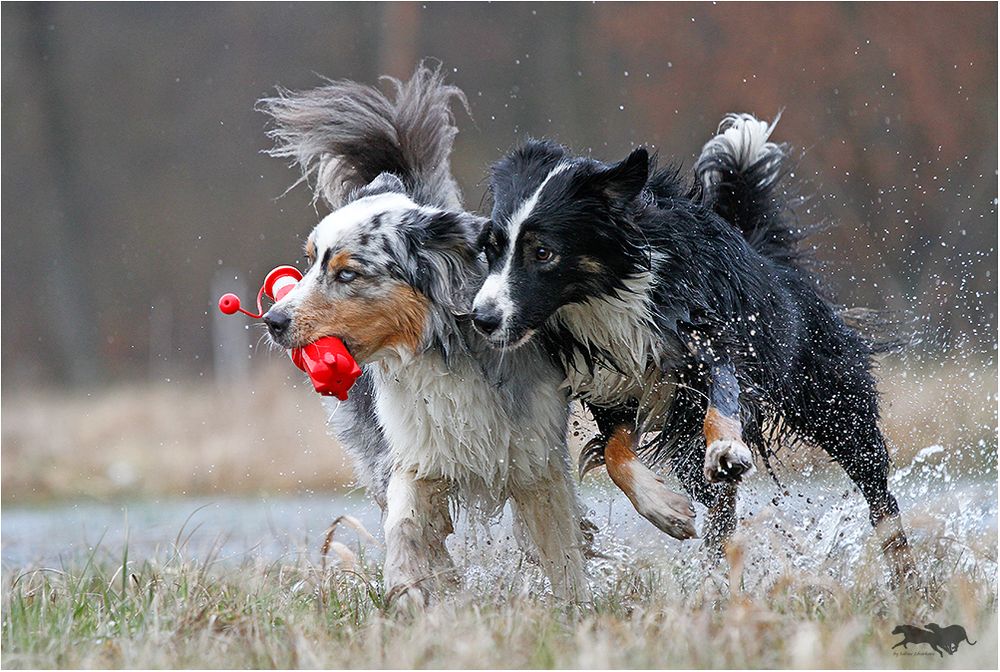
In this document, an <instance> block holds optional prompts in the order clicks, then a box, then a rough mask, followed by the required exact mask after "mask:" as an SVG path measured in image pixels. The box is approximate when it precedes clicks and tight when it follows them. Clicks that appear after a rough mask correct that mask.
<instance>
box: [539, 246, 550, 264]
mask: <svg viewBox="0 0 1000 672" xmlns="http://www.w3.org/2000/svg"><path fill="white" fill-rule="evenodd" d="M551 258H552V250H550V249H549V248H547V247H538V248H535V259H537V260H538V261H548V260H549V259H551Z"/></svg>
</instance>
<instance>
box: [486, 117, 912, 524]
mask: <svg viewBox="0 0 1000 672" xmlns="http://www.w3.org/2000/svg"><path fill="white" fill-rule="evenodd" d="M772 129H773V124H772V125H770V126H769V125H768V124H766V123H764V122H760V121H757V120H756V119H753V118H752V117H750V116H749V115H733V116H731V117H727V118H726V119H725V120H724V121H723V124H722V126H721V127H720V130H719V135H718V136H716V137H715V138H713V140H712V141H710V142H709V143H708V144H707V145H706V146H705V148H704V150H703V152H702V155H701V157H700V159H699V161H698V164H697V166H696V169H695V174H696V179H695V181H694V183H690V184H689V183H687V182H685V180H683V179H682V178H681V177H680V176H679V174H678V171H677V170H676V169H673V168H667V169H658V168H657V166H656V160H655V157H654V158H651V157H649V156H648V155H647V153H646V151H645V150H643V149H639V150H636V151H635V152H633V153H632V154H631V155H630V156H629V157H628V158H626V159H624V160H623V161H621V162H619V163H615V164H605V163H602V162H599V161H596V160H594V159H590V158H582V157H577V156H573V155H572V154H571V153H570V152H569V151H568V150H567V149H565V148H564V147H562V146H560V145H557V144H555V143H553V142H549V141H545V140H537V141H530V142H528V143H527V144H526V145H524V146H522V147H520V148H518V149H516V150H514V151H512V152H511V153H509V154H508V155H507V156H505V157H503V158H502V159H501V160H499V161H498V162H497V163H496V164H495V165H494V166H493V168H492V171H491V180H490V188H491V193H492V197H493V212H492V219H491V225H490V230H489V231H488V232H487V233H486V234H484V241H485V245H486V251H487V257H488V259H489V264H490V271H489V275H488V277H487V279H486V281H485V282H484V285H483V288H482V289H481V290H480V292H479V294H478V295H477V297H476V299H475V302H474V309H475V311H476V312H477V314H479V315H486V316H491V317H492V318H493V320H494V321H496V319H497V318H499V319H500V327H499V328H498V329H497V330H496V331H494V332H492V333H491V335H490V342H491V343H492V344H493V345H494V346H495V347H499V348H503V347H507V344H510V343H518V344H522V343H524V342H525V340H526V339H525V335H537V337H536V338H534V339H532V340H537V341H540V342H542V343H544V344H545V345H546V347H547V348H548V349H549V351H550V352H551V353H552V356H553V357H554V358H555V359H556V361H558V362H560V363H561V364H562V365H563V366H565V367H566V368H567V369H568V370H569V371H570V380H571V382H572V392H573V394H574V396H576V397H578V398H581V399H583V400H585V401H586V402H587V404H588V406H589V407H590V408H591V410H592V411H593V412H594V415H595V417H596V419H597V421H598V425H599V427H600V429H601V432H602V433H603V434H604V435H605V436H611V433H612V432H613V430H614V429H615V427H616V426H618V425H619V424H620V423H623V422H624V423H629V424H631V425H633V426H637V427H639V428H640V429H641V430H642V431H644V432H650V433H651V436H652V437H653V438H652V440H651V441H650V442H648V443H646V444H645V447H644V451H642V452H641V454H642V455H643V457H644V459H646V460H647V462H648V463H649V464H651V465H659V466H663V465H665V464H667V463H669V464H671V465H672V466H673V468H674V470H675V472H676V473H677V474H678V476H679V477H680V479H681V480H682V482H683V483H684V485H685V487H686V488H687V489H688V491H689V492H690V493H691V494H692V495H693V496H694V497H696V498H697V499H698V500H700V501H701V502H702V503H704V504H706V505H707V506H708V507H709V508H710V511H711V510H713V509H718V510H720V512H721V513H720V521H721V522H719V523H718V524H717V526H720V527H721V528H725V529H727V530H728V529H731V527H732V524H733V523H732V522H731V520H729V519H731V518H732V515H733V514H732V511H731V509H732V508H733V504H732V501H733V493H734V490H733V488H732V486H731V485H729V484H724V485H714V484H711V483H709V482H708V481H707V480H706V478H705V474H704V473H703V465H704V463H705V450H706V444H705V437H704V434H703V430H704V424H705V422H704V421H705V417H706V412H707V411H708V407H707V398H708V392H709V385H710V381H709V379H708V375H707V374H708V367H707V366H706V362H709V361H716V360H722V359H726V360H727V361H731V362H732V363H733V365H734V366H735V372H736V377H737V379H738V382H739V385H740V388H741V394H740V396H739V416H740V420H741V421H742V427H743V438H744V440H745V441H746V442H747V443H748V444H750V445H751V446H752V447H754V448H755V449H756V451H757V452H758V454H759V455H760V456H761V459H762V460H763V461H764V462H765V463H766V462H767V458H768V455H769V454H770V451H772V450H775V449H777V447H779V446H781V445H786V446H789V445H795V444H797V442H799V441H803V440H804V441H809V442H811V443H814V444H817V445H819V446H821V447H823V448H824V449H826V450H827V451H828V452H829V453H830V455H831V456H832V457H833V458H834V459H835V460H837V461H838V462H839V463H840V464H841V465H842V466H843V467H844V469H845V470H846V471H847V472H848V475H849V476H850V477H851V478H852V479H853V480H854V482H855V483H856V484H857V485H858V486H859V488H860V489H861V491H862V494H863V495H864V496H865V498H866V500H867V501H868V503H869V505H870V507H871V517H872V522H873V524H874V523H877V522H879V521H881V520H883V519H884V518H886V517H893V516H895V515H896V514H897V513H898V506H897V504H896V500H895V499H894V498H893V496H892V495H891V494H890V493H889V492H888V489H887V482H886V478H887V471H888V465H889V458H888V453H887V451H886V447H885V443H884V440H883V437H882V434H881V432H880V430H879V428H878V422H879V409H878V395H877V392H876V388H875V380H874V377H873V375H872V367H873V362H872V354H873V352H874V351H875V349H876V348H875V344H873V343H872V342H870V341H868V340H866V339H865V338H863V337H862V336H861V335H860V334H859V332H858V331H856V330H855V329H853V328H851V327H850V326H848V325H847V324H846V323H845V321H844V319H842V317H841V314H840V310H839V308H838V307H837V306H836V305H834V304H833V303H832V302H831V301H829V300H828V299H827V298H826V296H825V294H824V293H823V291H822V289H821V286H822V285H821V282H820V280H819V278H818V277H817V276H816V275H814V274H813V273H812V272H811V271H810V269H809V267H808V264H807V263H806V260H805V259H804V258H803V256H802V255H801V253H800V251H799V246H798V242H799V240H800V239H801V237H802V236H803V234H804V232H805V231H804V229H803V228H802V227H801V226H800V224H799V223H798V221H797V219H796V217H795V215H794V212H793V206H794V205H795V204H796V199H795V197H794V195H793V188H794V185H792V184H791V183H790V182H789V180H788V176H787V160H786V159H787V156H786V154H787V152H786V148H785V147H784V146H782V145H778V144H775V143H772V142H770V141H769V139H768V136H769V135H770V132H771V130H772ZM539 247H541V248H543V249H544V252H540V251H539ZM550 255H551V256H550ZM542 257H548V259H549V260H546V261H541V258H542ZM529 338H530V336H529ZM529 342H530V341H529ZM522 347H523V346H522ZM657 389H663V390H664V392H663V393H662V394H656V393H653V392H652V391H651V390H657ZM666 390H669V394H668V393H667V392H666ZM765 437H766V438H765ZM722 519H726V520H722ZM712 525H713V524H712V522H711V521H710V523H709V526H710V527H711V526H712ZM709 536H711V533H709Z"/></svg>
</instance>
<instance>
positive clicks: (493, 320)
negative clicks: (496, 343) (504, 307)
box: [472, 306, 503, 336]
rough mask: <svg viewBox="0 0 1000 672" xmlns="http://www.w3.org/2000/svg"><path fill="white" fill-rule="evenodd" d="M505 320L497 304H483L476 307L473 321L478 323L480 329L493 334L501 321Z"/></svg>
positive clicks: (487, 333) (477, 326)
mask: <svg viewBox="0 0 1000 672" xmlns="http://www.w3.org/2000/svg"><path fill="white" fill-rule="evenodd" d="M502 321H503V315H501V314H500V311H499V310H497V308H496V306H483V307H482V308H476V309H475V311H473V313H472V322H473V323H474V324H475V325H476V328H477V329H479V331H481V332H483V333H484V334H486V335H487V336H489V335H490V334H492V333H493V332H494V331H496V330H497V329H498V328H499V327H500V323H501V322H502Z"/></svg>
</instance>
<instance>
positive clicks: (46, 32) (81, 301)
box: [25, 3, 107, 385]
mask: <svg viewBox="0 0 1000 672" xmlns="http://www.w3.org/2000/svg"><path fill="white" fill-rule="evenodd" d="M53 9H54V5H51V4H49V3H32V4H30V5H28V6H27V7H25V10H26V11H27V16H28V25H29V32H30V34H31V39H30V43H31V44H33V45H34V53H33V54H32V56H33V59H34V61H35V68H36V72H37V73H38V94H39V96H40V97H41V99H42V110H43V115H44V119H43V120H42V123H41V124H40V127H41V129H42V135H43V140H42V141H43V143H44V144H45V145H46V146H45V147H44V148H43V150H42V154H43V156H45V157H47V162H46V163H47V165H46V168H47V171H48V173H49V175H50V176H51V179H52V200H53V202H52V208H51V212H52V213H53V215H52V217H51V218H50V221H49V231H48V241H47V243H48V244H47V245H45V246H44V247H43V248H42V249H44V250H45V254H44V256H43V259H42V261H43V264H44V265H43V266H42V267H41V268H40V269H39V271H40V272H39V281H40V284H41V285H42V287H41V292H42V297H41V300H40V301H39V303H40V304H41V306H42V310H41V311H40V312H41V318H42V319H44V320H48V321H49V322H50V326H49V330H50V332H51V333H52V334H53V335H54V337H55V342H54V343H53V344H52V345H53V346H54V349H55V350H56V351H55V352H53V353H52V355H53V356H54V357H55V358H56V362H55V366H53V367H52V369H53V371H55V373H56V376H57V377H59V378H62V379H64V380H65V381H67V382H70V383H72V384H75V385H82V384H86V383H94V382H97V378H98V376H99V372H100V371H101V370H102V369H101V367H99V365H98V364H99V355H100V353H99V352H98V350H97V347H96V341H97V339H96V338H95V333H96V329H95V327H94V325H95V324H99V320H98V316H97V315H95V314H94V311H93V308H92V306H93V300H92V299H93V297H92V294H91V292H90V284H91V283H90V278H89V277H88V276H87V274H86V273H85V272H84V267H83V264H82V263H81V262H82V259H81V256H83V255H85V254H86V250H87V232H86V224H85V222H83V221H82V216H81V215H80V214H79V213H82V212H85V211H86V208H85V206H84V198H85V196H84V193H85V192H84V185H83V184H82V180H81V179H80V168H81V166H80V165H79V162H78V160H77V155H76V154H77V153H76V152H75V151H74V146H73V138H72V133H71V132H70V124H69V123H68V114H69V102H68V101H67V100H66V97H65V95H64V88H63V87H61V86H60V85H59V81H58V68H57V65H56V54H57V49H56V46H55V39H54V35H55V33H54V30H53V27H52V20H53V17H52V14H53ZM100 261H102V262H103V261H107V260H106V259H102V260H100Z"/></svg>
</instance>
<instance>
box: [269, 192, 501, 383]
mask: <svg viewBox="0 0 1000 672" xmlns="http://www.w3.org/2000/svg"><path fill="white" fill-rule="evenodd" d="M484 224H485V221H484V220H482V219H480V218H478V217H475V216H473V215H470V214H467V213H463V212H452V211H446V210H440V209H437V208H432V207H427V206H422V205H418V204H417V203H415V202H414V201H413V200H412V199H411V198H410V197H409V196H408V195H407V194H406V189H405V187H404V185H403V183H402V182H401V181H400V180H399V179H398V178H396V177H395V176H393V175H389V174H382V175H380V176H379V177H377V178H376V179H375V180H374V181H373V182H371V183H370V184H369V185H367V186H366V187H364V188H362V189H360V190H359V191H358V192H356V193H355V194H353V195H352V196H351V198H350V199H349V202H347V204H346V205H344V206H343V207H341V208H338V209H337V210H335V211H334V212H332V213H330V214H329V215H327V216H326V217H325V218H324V219H323V220H322V221H321V222H320V223H319V224H317V225H316V228H315V229H313V231H312V233H311V234H310V235H309V238H308V241H307V242H306V248H305V252H306V257H307V259H308V263H309V268H308V270H307V271H306V273H305V275H304V277H303V278H302V280H301V281H300V282H299V283H298V284H297V285H296V286H295V288H294V289H293V290H292V291H291V292H289V293H288V295H287V296H285V297H284V298H283V299H282V300H281V301H279V302H277V303H276V304H274V306H272V307H271V309H270V310H269V311H268V312H267V314H266V315H265V316H264V322H265V323H266V324H267V326H268V330H269V331H270V333H271V338H272V339H273V340H274V342H275V343H277V344H278V345H280V346H282V347H285V348H296V347H302V346H304V345H307V344H308V343H311V342H313V341H315V340H317V339H319V338H322V337H323V336H336V337H338V338H340V339H341V340H342V341H343V342H344V344H345V345H346V346H347V348H348V349H349V350H350V351H351V354H352V355H353V356H354V358H355V359H357V360H358V361H359V362H362V363H364V362H369V361H373V360H376V359H379V358H381V357H384V356H385V355H386V354H389V353H391V352H395V353H397V354H400V355H404V354H413V353H416V352H419V351H421V350H422V349H424V348H425V347H427V345H428V343H429V342H430V339H432V338H433V337H434V336H435V331H436V330H437V331H444V330H446V329H447V325H446V324H444V323H443V322H442V321H441V320H440V319H436V316H440V315H441V314H449V313H450V314H456V313H465V312H467V311H468V305H463V303H467V302H468V300H470V299H471V296H470V295H471V292H472V291H473V290H474V287H475V286H476V283H477V282H478V279H479V278H480V277H481V273H482V269H481V267H480V265H479V262H478V257H479V248H478V245H477V240H478V239H479V238H480V236H481V232H482V229H483V226H484Z"/></svg>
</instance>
